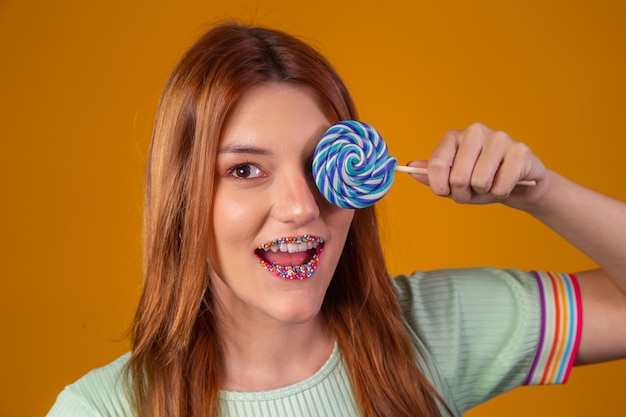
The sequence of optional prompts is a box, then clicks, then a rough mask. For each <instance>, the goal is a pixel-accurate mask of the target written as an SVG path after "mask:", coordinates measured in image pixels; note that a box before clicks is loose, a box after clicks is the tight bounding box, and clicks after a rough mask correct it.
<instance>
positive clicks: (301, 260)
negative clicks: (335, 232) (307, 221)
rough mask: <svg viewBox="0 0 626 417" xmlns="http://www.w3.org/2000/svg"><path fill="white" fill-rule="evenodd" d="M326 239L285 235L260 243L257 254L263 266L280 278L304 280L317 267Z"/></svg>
mask: <svg viewBox="0 0 626 417" xmlns="http://www.w3.org/2000/svg"><path fill="white" fill-rule="evenodd" d="M323 248H324V240H323V239H322V238H321V237H317V236H311V235H304V236H298V237H285V238H280V239H276V240H273V241H271V242H268V243H264V244H263V245H260V246H259V247H258V248H257V250H256V251H255V255H256V257H257V259H258V260H259V263H260V264H261V266H263V267H264V268H265V269H266V270H267V271H269V272H272V273H273V274H274V275H276V276H277V277H279V278H284V279H296V280H303V279H307V278H309V277H310V276H311V275H313V273H314V272H315V270H316V269H317V264H318V262H319V260H320V256H321V255H322V250H323Z"/></svg>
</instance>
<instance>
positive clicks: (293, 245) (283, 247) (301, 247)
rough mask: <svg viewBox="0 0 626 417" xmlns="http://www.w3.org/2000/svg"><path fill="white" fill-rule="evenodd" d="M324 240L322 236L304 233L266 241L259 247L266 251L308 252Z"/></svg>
mask: <svg viewBox="0 0 626 417" xmlns="http://www.w3.org/2000/svg"><path fill="white" fill-rule="evenodd" d="M322 242H324V240H323V239H322V238H319V237H314V236H310V235H304V236H301V237H297V238H292V237H289V238H281V239H277V240H274V241H272V242H270V243H266V244H264V245H261V246H259V249H262V250H264V251H265V252H268V251H270V250H271V251H272V252H278V251H280V252H289V253H297V252H306V251H307V250H310V249H316V248H317V247H318V246H319V245H320V243H322Z"/></svg>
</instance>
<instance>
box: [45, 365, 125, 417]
mask: <svg viewBox="0 0 626 417" xmlns="http://www.w3.org/2000/svg"><path fill="white" fill-rule="evenodd" d="M129 358H130V353H126V354H124V355H122V356H120V357H119V358H117V359H115V360H114V361H112V362H111V363H109V364H107V365H105V366H102V367H99V368H96V369H93V370H92V371H90V372H88V373H87V374H86V375H84V376H83V377H81V378H80V379H78V380H77V381H76V382H74V383H72V384H70V385H68V386H66V387H65V389H64V390H63V391H61V393H60V394H59V396H58V397H57V400H56V402H55V404H54V405H53V407H52V409H51V410H50V412H49V413H48V415H47V417H60V416H63V417H73V416H105V415H106V416H132V412H131V407H130V401H129V398H128V395H127V389H126V387H127V384H126V374H125V372H124V368H125V366H126V363H127V362H128V359H129Z"/></svg>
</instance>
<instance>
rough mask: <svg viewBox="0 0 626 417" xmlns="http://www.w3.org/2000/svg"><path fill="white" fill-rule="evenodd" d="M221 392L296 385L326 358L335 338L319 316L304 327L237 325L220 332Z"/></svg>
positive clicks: (315, 370)
mask: <svg viewBox="0 0 626 417" xmlns="http://www.w3.org/2000/svg"><path fill="white" fill-rule="evenodd" d="M220 336H221V338H222V343H223V349H224V363H223V369H222V388H223V389H226V390H231V391H266V390H270V389H275V388H280V387H284V386H288V385H292V384H294V383H297V382H300V381H302V380H304V379H306V378H308V377H310V376H312V375H313V374H315V372H317V371H318V370H319V369H320V368H321V367H322V365H323V364H324V363H325V362H326V361H327V360H328V357H329V356H330V354H331V352H332V349H333V346H334V342H335V338H334V336H333V334H332V332H331V331H330V330H329V329H328V326H327V323H326V320H325V319H324V318H323V316H322V314H318V316H317V317H316V318H315V319H313V320H311V321H309V322H306V323H296V324H294V323H278V324H275V323H274V324H271V323H258V322H248V323H243V324H242V323H240V322H236V321H229V322H228V324H227V325H224V326H223V327H222V328H221V329H220Z"/></svg>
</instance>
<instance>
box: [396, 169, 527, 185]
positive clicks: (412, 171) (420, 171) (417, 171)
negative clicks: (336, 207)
mask: <svg viewBox="0 0 626 417" xmlns="http://www.w3.org/2000/svg"><path fill="white" fill-rule="evenodd" d="M394 170H395V171H398V172H407V173H409V174H421V175H428V170H427V169H426V168H418V167H408V166H405V165H398V166H396V167H395V169H394ZM517 185H525V186H527V187H534V186H535V185H537V181H535V180H528V181H527V180H524V181H518V182H517Z"/></svg>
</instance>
